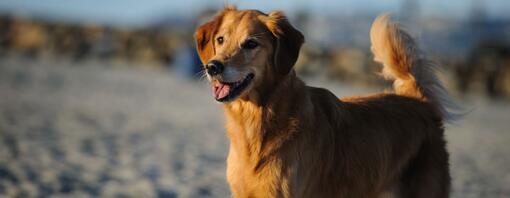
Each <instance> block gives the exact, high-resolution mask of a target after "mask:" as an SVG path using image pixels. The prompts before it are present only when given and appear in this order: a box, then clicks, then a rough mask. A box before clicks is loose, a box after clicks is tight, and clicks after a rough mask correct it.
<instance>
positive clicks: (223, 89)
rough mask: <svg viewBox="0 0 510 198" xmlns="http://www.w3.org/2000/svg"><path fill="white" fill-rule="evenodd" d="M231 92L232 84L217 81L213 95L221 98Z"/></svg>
mask: <svg viewBox="0 0 510 198" xmlns="http://www.w3.org/2000/svg"><path fill="white" fill-rule="evenodd" d="M229 92H230V85H227V84H223V83H220V82H216V83H215V84H214V85H213V95H214V98H215V99H221V98H224V97H226V96H227V95H228V93H229Z"/></svg>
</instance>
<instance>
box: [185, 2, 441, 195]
mask: <svg viewBox="0 0 510 198" xmlns="http://www.w3.org/2000/svg"><path fill="white" fill-rule="evenodd" d="M220 34H221V35H222V36H225V35H226V37H225V40H224V44H222V45H221V46H218V45H217V44H215V43H214V42H216V41H215V40H216V38H217V36H218V35H220ZM249 35H257V36H258V38H257V39H258V41H259V42H260V44H261V45H260V46H259V47H258V48H257V49H256V51H246V50H243V49H241V47H240V44H241V43H242V42H244V41H245V40H246V38H247V37H248V36H249ZM195 38H196V42H197V49H198V52H199V55H200V58H201V60H202V62H203V63H204V64H205V63H207V62H209V61H210V60H219V61H222V62H223V63H224V64H225V66H226V67H227V68H226V69H230V70H235V71H236V72H230V73H228V74H224V75H225V76H223V75H220V76H219V77H209V79H210V80H211V81H212V82H213V81H215V80H218V79H220V80H221V79H222V78H225V79H228V78H231V79H238V78H242V77H243V75H245V73H247V72H254V73H255V79H254V82H253V83H252V84H251V85H250V87H249V88H248V89H246V90H245V92H244V93H243V94H242V95H240V96H239V97H237V98H236V99H234V100H233V101H230V102H226V103H224V104H223V106H224V109H225V117H226V129H227V135H228V138H229V140H230V150H229V154H228V159H227V180H228V183H229V185H230V188H231V191H232V195H233V197H263V198H265V197H348V198H365V197H424V198H425V197H427V198H428V197H448V194H449V187H450V177H449V170H448V154H447V151H446V148H445V141H444V138H443V120H444V119H445V118H446V117H447V113H446V111H445V107H444V106H442V104H444V103H443V102H442V96H441V94H443V93H445V91H444V89H443V88H442V86H441V84H440V82H439V81H437V78H436V77H435V76H434V73H433V72H431V70H430V69H425V68H420V67H425V66H427V65H429V64H428V63H427V64H418V63H417V62H420V61H422V60H425V59H421V58H419V57H421V56H422V55H419V54H418V52H417V48H416V45H415V42H414V41H413V40H412V38H411V37H409V36H408V34H407V33H405V32H404V31H402V30H401V29H399V27H398V26H396V25H394V24H393V23H391V22H390V21H389V20H388V18H387V17H382V18H379V19H377V20H376V22H375V24H374V26H373V29H372V33H371V38H372V42H373V51H374V54H375V57H376V60H378V61H380V62H382V63H383V64H384V69H383V70H384V72H383V73H385V74H386V75H387V76H388V77H390V78H393V79H396V80H395V86H394V89H395V93H379V94H374V95H370V96H363V97H362V96H356V97H351V98H345V99H338V98H337V97H336V96H335V95H334V94H332V93H331V92H329V91H328V90H326V89H322V88H315V87H309V86H306V85H305V83H304V82H303V81H301V80H300V79H299V78H298V77H297V76H296V74H295V72H294V71H293V69H292V66H293V65H294V63H295V61H296V60H297V56H298V54H299V49H300V47H301V44H302V43H303V42H304V38H303V36H302V34H301V33H300V32H299V31H298V30H296V29H295V28H293V27H292V26H291V25H290V24H289V23H288V21H287V19H286V18H285V16H284V15H283V13H281V12H271V13H269V14H264V13H262V12H259V11H256V10H237V9H236V8H234V7H227V8H225V9H224V10H222V11H221V12H220V13H219V14H218V15H217V16H216V17H215V18H214V19H213V20H211V21H210V22H208V23H206V24H204V25H202V26H200V27H199V28H198V29H197V31H196V33H195ZM438 87H439V88H438Z"/></svg>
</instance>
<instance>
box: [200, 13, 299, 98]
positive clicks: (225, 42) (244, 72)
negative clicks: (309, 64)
mask: <svg viewBox="0 0 510 198" xmlns="http://www.w3.org/2000/svg"><path fill="white" fill-rule="evenodd" d="M195 39H196V45H197V50H198V53H199V55H200V59H201V61H202V63H203V64H204V69H205V71H206V73H207V77H208V79H209V81H210V82H211V84H212V89H213V96H214V98H215V99H216V100H217V101H220V102H229V101H233V100H236V99H245V100H250V99H255V98H257V97H259V96H260V94H261V93H260V92H267V91H268V90H270V89H271V87H270V86H274V85H275V84H277V82H278V80H279V79H282V77H284V76H285V75H287V74H288V73H289V72H290V71H291V70H292V66H293V65H294V64H295V63H296V60H297V58H298V54H299V50H300V48H301V45H302V44H303V42H304V37H303V35H302V34H301V32H299V31H298V30H296V29H295V28H294V27H292V25H290V24H289V22H288V20H287V18H286V17H285V16H284V15H283V13H282V12H271V13H269V14H264V13H262V12H260V11H257V10H237V9H236V8H234V7H226V8H225V9H224V10H222V11H221V12H220V13H219V14H218V15H216V17H214V19H213V20H212V21H209V22H207V23H205V24H203V25H201V26H200V27H198V29H197V30H196V32H195Z"/></svg>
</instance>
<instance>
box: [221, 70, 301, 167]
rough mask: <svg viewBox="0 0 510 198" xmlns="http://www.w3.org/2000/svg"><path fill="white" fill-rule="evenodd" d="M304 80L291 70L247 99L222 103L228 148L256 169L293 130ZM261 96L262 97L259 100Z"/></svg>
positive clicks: (296, 120)
mask: <svg viewBox="0 0 510 198" xmlns="http://www.w3.org/2000/svg"><path fill="white" fill-rule="evenodd" d="M305 89H306V88H305V84H304V83H303V82H302V81H301V80H300V79H299V78H297V76H296V74H295V73H294V72H293V71H291V72H290V73H289V74H287V75H286V76H285V77H284V78H283V79H282V80H281V81H280V82H278V83H276V84H275V85H274V87H272V88H271V89H270V91H269V90H262V91H260V92H261V93H262V94H260V95H259V96H258V97H254V98H253V99H251V100H236V101H233V102H231V103H228V104H226V105H225V114H226V118H227V126H226V128H227V132H228V137H229V139H230V143H231V149H236V152H238V153H239V152H240V153H239V154H240V155H242V156H247V158H246V159H244V160H247V161H248V162H251V163H252V164H253V165H254V167H253V168H254V169H255V170H257V169H259V168H260V167H261V166H263V165H264V164H265V163H267V162H268V160H270V159H269V158H270V157H271V155H272V154H273V153H274V151H276V150H278V149H281V148H282V147H283V146H285V143H286V142H287V141H288V140H290V139H292V138H293V137H294V136H295V135H296V134H294V133H295V132H296V131H297V130H295V129H296V128H297V127H299V125H300V124H301V123H298V120H299V119H297V117H296V116H297V115H298V114H297V112H299V111H302V110H301V109H300V107H302V105H300V104H301V103H302V102H305V101H304V100H305V99H306V98H307V97H306V91H304V90H305ZM261 98H265V100H261Z"/></svg>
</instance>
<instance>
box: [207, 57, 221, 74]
mask: <svg viewBox="0 0 510 198" xmlns="http://www.w3.org/2000/svg"><path fill="white" fill-rule="evenodd" d="M224 68H225V66H224V65H223V63H221V62H220V61H217V60H212V61H211V62H209V63H207V65H205V70H206V71H207V73H208V74H209V75H211V76H214V75H218V74H221V72H223V69H224Z"/></svg>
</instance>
